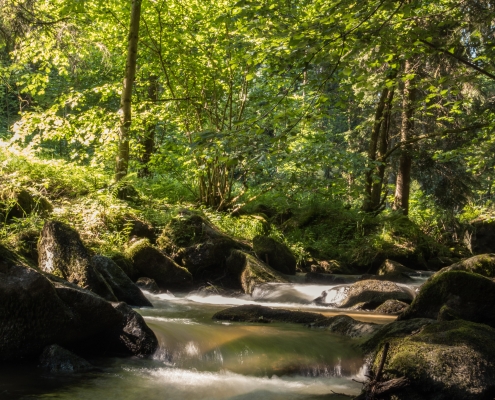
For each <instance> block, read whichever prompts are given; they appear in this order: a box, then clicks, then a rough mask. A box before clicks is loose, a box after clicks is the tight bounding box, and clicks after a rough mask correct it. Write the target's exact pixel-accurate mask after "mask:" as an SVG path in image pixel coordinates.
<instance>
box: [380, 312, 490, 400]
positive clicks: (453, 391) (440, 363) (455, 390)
mask: <svg viewBox="0 0 495 400" xmlns="http://www.w3.org/2000/svg"><path fill="white" fill-rule="evenodd" d="M494 337H495V329H493V328H491V327H489V326H487V325H484V324H476V323H472V322H467V321H461V320H457V321H448V322H439V323H435V324H429V325H426V326H424V327H423V328H422V329H421V330H420V331H419V332H416V333H415V334H412V335H409V336H407V337H404V338H391V337H388V338H387V341H388V342H389V343H390V349H389V352H388V357H387V363H386V366H385V370H386V372H385V376H384V378H385V379H392V378H397V377H406V378H408V379H409V380H410V382H411V388H409V389H408V390H407V392H406V393H404V394H402V393H400V392H399V393H395V396H396V398H397V399H408V398H411V397H412V396H411V394H412V393H411V389H412V391H413V392H416V395H420V396H421V397H420V398H425V399H431V400H475V399H476V400H483V399H486V400H488V399H490V400H491V399H493V397H494V396H495V345H494V341H493V338H494ZM380 359H381V353H380V352H377V355H376V356H375V357H374V360H373V367H374V369H375V370H376V368H377V366H378V363H379V362H380Z"/></svg>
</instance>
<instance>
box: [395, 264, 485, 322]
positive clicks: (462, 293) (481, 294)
mask: <svg viewBox="0 0 495 400" xmlns="http://www.w3.org/2000/svg"><path fill="white" fill-rule="evenodd" d="M444 306H446V307H448V308H449V309H450V311H449V313H450V314H452V315H453V316H455V317H457V318H462V319H465V320H468V321H473V322H479V323H483V324H487V325H490V326H492V327H495V313H494V312H493V310H494V309H495V282H493V281H492V280H491V279H488V278H485V277H483V276H481V275H478V274H472V273H469V272H465V271H448V272H444V273H441V274H438V275H435V276H433V277H432V278H430V279H429V280H428V281H427V282H426V283H425V284H424V285H423V286H422V287H421V290H420V292H419V293H418V295H417V296H416V298H415V299H414V301H413V302H412V304H411V305H410V306H409V307H408V308H407V309H406V310H405V311H404V313H403V314H401V315H400V316H399V319H400V320H406V319H411V318H433V319H437V318H438V316H439V313H440V310H441V309H442V307H444Z"/></svg>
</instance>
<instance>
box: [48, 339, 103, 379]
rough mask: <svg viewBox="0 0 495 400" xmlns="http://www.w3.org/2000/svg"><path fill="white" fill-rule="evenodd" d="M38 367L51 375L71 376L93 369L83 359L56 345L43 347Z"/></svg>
mask: <svg viewBox="0 0 495 400" xmlns="http://www.w3.org/2000/svg"><path fill="white" fill-rule="evenodd" d="M39 367H40V368H42V369H44V370H45V371H47V372H50V373H52V374H73V373H77V372H86V371H91V370H94V369H95V367H94V366H93V365H91V364H90V363H89V362H88V361H86V360H85V359H84V358H81V357H79V356H77V355H75V354H74V353H72V352H70V351H69V350H66V349H64V348H63V347H60V346H58V345H56V344H52V345H51V346H47V347H45V349H44V350H43V353H41V356H40V360H39Z"/></svg>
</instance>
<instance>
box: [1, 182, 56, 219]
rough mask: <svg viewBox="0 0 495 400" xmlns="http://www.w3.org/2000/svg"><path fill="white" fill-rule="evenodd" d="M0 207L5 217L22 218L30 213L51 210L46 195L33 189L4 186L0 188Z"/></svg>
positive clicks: (41, 212)
mask: <svg viewBox="0 0 495 400" xmlns="http://www.w3.org/2000/svg"><path fill="white" fill-rule="evenodd" d="M0 209H3V213H4V214H5V215H6V217H7V218H14V217H15V218H24V217H26V216H27V215H29V214H32V213H38V214H43V213H48V212H51V211H52V210H53V206H52V204H51V203H50V202H49V201H48V199H47V198H46V197H44V196H43V195H41V194H40V193H37V192H36V191H34V190H27V189H21V188H5V189H3V190H0Z"/></svg>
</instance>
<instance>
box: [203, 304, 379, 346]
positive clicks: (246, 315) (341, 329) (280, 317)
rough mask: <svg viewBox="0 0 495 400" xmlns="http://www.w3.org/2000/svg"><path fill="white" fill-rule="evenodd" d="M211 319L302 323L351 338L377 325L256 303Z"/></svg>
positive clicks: (343, 317) (225, 311) (233, 308)
mask: <svg viewBox="0 0 495 400" xmlns="http://www.w3.org/2000/svg"><path fill="white" fill-rule="evenodd" d="M213 319H216V320H220V321H234V322H259V323H265V324H266V323H271V322H286V323H293V324H304V325H308V326H310V327H312V328H323V329H325V330H328V331H330V332H332V333H335V334H339V335H343V336H348V337H351V338H357V337H363V336H369V335H371V334H372V333H373V332H375V331H376V330H377V329H378V328H379V325H376V324H370V323H365V322H360V321H356V320H355V319H353V318H351V317H349V316H347V315H337V316H335V317H330V318H328V317H325V316H324V315H323V314H318V313H313V312H305V311H293V310H284V309H279V308H271V307H265V306H258V305H244V306H237V307H231V308H227V309H225V310H222V311H219V312H217V313H216V314H214V315H213Z"/></svg>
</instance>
